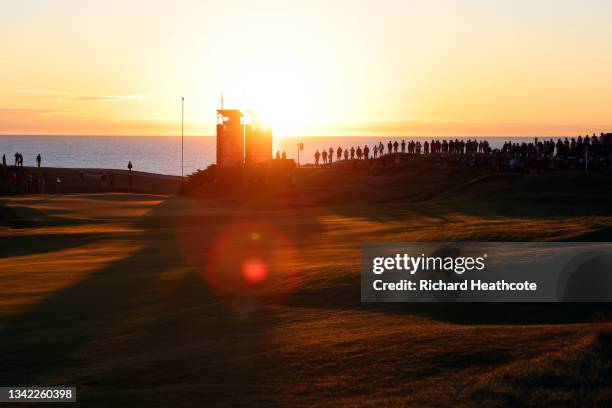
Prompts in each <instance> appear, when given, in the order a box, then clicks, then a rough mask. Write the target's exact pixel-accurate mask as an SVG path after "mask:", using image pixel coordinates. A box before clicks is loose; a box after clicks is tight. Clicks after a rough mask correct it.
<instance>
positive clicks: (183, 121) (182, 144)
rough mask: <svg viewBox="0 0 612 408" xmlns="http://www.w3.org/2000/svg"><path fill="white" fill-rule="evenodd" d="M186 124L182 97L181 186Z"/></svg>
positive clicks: (182, 98)
mask: <svg viewBox="0 0 612 408" xmlns="http://www.w3.org/2000/svg"><path fill="white" fill-rule="evenodd" d="M184 124H185V98H184V97H181V184H183V171H184V170H183V169H184V162H183V154H184V153H183V152H184V146H185V142H184V128H185V126H184Z"/></svg>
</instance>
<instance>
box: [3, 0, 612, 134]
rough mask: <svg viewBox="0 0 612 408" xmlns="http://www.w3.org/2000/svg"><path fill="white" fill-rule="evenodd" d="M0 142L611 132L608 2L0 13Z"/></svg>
mask: <svg viewBox="0 0 612 408" xmlns="http://www.w3.org/2000/svg"><path fill="white" fill-rule="evenodd" d="M0 9H1V12H0V51H1V52H0V78H1V80H0V134H115V135H174V134H177V132H179V131H180V97H181V96H184V97H185V103H186V107H185V122H186V134H191V135H213V134H214V123H215V109H216V108H217V107H218V105H219V95H220V93H221V92H224V94H225V106H226V107H237V108H243V107H249V108H252V109H256V110H258V111H259V112H261V113H262V114H263V116H264V117H266V118H267V119H268V120H269V121H270V122H271V123H272V125H273V126H274V129H275V134H276V135H280V136H282V135H374V134H375V135H380V134H384V135H458V136H460V135H568V134H569V135H572V134H576V135H577V134H581V133H582V134H584V132H590V133H592V132H600V131H612V40H611V39H612V24H611V22H612V2H611V1H610V0H602V1H578V0H576V1H545V0H538V1H533V0H532V1H506V2H503V3H502V2H492V1H475V0H474V1H388V0H376V1H356V0H350V1H345V0H332V1H330V0H326V1H319V0H309V1H300V2H297V1H295V2H294V1H286V0H283V1H268V0H258V1H252V0H251V1H222V2H221V1H219V2H215V1H206V2H205V1H195V0H193V1H186V0H176V1H173V2H169V1H156V0H147V1H144V0H143V1H137V0H131V1H125V0H123V1H115V0H106V1H85V0H74V1H69V0H48V1H45V0H22V1H7V2H3V4H2V6H1V7H0Z"/></svg>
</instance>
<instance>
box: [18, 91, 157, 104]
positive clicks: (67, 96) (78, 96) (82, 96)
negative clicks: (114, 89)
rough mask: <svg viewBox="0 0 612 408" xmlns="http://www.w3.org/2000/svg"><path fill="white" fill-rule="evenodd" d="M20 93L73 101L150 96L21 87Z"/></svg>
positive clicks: (101, 100)
mask: <svg viewBox="0 0 612 408" xmlns="http://www.w3.org/2000/svg"><path fill="white" fill-rule="evenodd" d="M18 92H19V93H22V94H30V95H40V96H44V97H46V99H51V100H56V101H64V102H74V101H92V102H121V101H132V100H143V99H147V98H149V97H150V95H146V94H127V95H98V94H88V93H74V92H60V91H48V90H30V89H21V90H19V91H18Z"/></svg>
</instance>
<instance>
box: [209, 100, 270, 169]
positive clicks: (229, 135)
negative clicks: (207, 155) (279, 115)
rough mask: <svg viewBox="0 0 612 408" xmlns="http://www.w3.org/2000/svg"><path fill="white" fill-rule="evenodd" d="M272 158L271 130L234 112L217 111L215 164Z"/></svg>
mask: <svg viewBox="0 0 612 408" xmlns="http://www.w3.org/2000/svg"><path fill="white" fill-rule="evenodd" d="M271 158H272V129H271V128H270V127H266V126H265V125H264V124H263V123H262V122H261V121H259V120H258V119H257V118H256V116H255V115H249V114H246V113H244V112H242V111H241V110H238V109H219V110H217V165H219V166H221V167H232V166H237V165H241V164H247V165H249V164H258V163H264V162H266V161H268V160H270V159H271Z"/></svg>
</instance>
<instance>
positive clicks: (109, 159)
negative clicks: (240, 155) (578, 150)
mask: <svg viewBox="0 0 612 408" xmlns="http://www.w3.org/2000/svg"><path fill="white" fill-rule="evenodd" d="M402 139H404V140H406V142H408V141H409V140H411V139H412V140H415V141H416V140H420V141H421V143H422V142H423V141H425V140H431V139H432V138H431V137H426V138H425V137H423V138H421V137H384V136H381V137H370V136H368V137H320V136H317V137H300V138H297V137H290V138H275V140H274V151H275V152H276V151H277V150H278V151H283V150H285V151H286V153H287V157H288V158H290V159H295V160H296V161H297V155H298V149H297V145H298V143H299V142H302V143H304V150H302V151H301V152H300V162H301V163H312V162H314V157H313V156H314V152H315V151H316V150H319V151H320V150H321V149H329V148H330V147H332V148H334V150H335V149H337V148H338V147H342V148H343V149H345V148H350V147H351V146H354V147H355V148H357V146H361V147H362V148H363V147H364V146H365V145H368V146H370V148H372V147H373V146H374V144H378V143H379V142H383V144H384V145H385V148H386V144H387V143H388V141H389V140H393V141H395V140H398V141H399V142H400V143H401V140H402ZM439 139H443V138H439ZM459 139H461V138H459ZM462 139H468V138H462ZM469 139H476V140H483V139H486V140H489V143H490V144H491V147H493V148H496V147H500V146H501V145H503V143H504V142H505V141H508V140H511V141H513V142H521V141H533V139H534V138H533V137H524V138H503V137H488V138H487V137H475V138H469ZM15 152H20V153H21V154H23V157H24V165H25V166H35V165H36V159H35V158H36V155H37V154H39V153H40V154H41V156H42V158H43V164H42V165H43V166H47V167H74V168H94V169H98V168H107V169H126V168H127V164H128V161H131V162H132V164H133V165H134V170H138V171H146V172H152V173H160V174H170V175H180V174H181V138H180V137H173V136H0V155H2V154H5V155H6V161H7V163H8V164H12V163H13V162H14V160H15V159H14V155H15ZM214 162H215V137H210V136H188V137H185V141H184V166H185V167H184V169H185V175H187V174H189V173H192V172H193V171H195V170H196V169H204V168H206V166H208V165H210V164H213V163H214Z"/></svg>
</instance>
